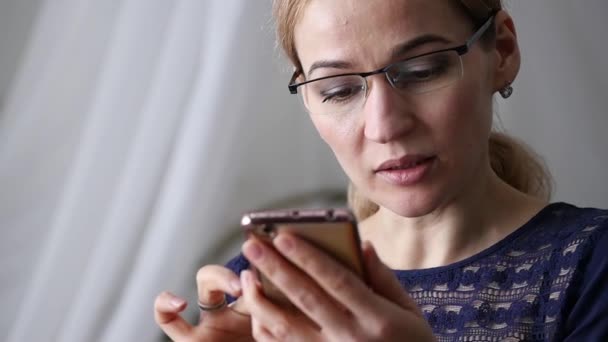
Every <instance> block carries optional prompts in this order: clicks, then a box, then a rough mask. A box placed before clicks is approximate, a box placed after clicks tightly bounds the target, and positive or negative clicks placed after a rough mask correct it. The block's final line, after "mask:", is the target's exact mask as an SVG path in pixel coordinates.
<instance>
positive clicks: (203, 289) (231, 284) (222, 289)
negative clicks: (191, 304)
mask: <svg viewBox="0 0 608 342" xmlns="http://www.w3.org/2000/svg"><path fill="white" fill-rule="evenodd" d="M196 284H197V288H198V300H199V301H200V302H201V303H203V304H207V305H213V304H217V303H221V302H222V301H223V300H224V294H225V293H228V294H230V295H231V296H233V297H239V296H240V295H241V281H240V280H239V277H238V276H237V275H236V274H234V272H233V271H232V270H230V269H228V268H226V267H223V266H218V265H207V266H204V267H203V268H201V269H200V270H199V271H198V272H197V273H196Z"/></svg>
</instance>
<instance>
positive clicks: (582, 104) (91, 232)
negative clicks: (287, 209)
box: [0, 0, 608, 342]
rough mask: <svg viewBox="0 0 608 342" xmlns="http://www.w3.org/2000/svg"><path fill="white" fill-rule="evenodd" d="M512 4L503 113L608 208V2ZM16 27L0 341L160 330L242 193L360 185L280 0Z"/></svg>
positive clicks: (573, 185) (62, 18)
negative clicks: (299, 79) (284, 40)
mask: <svg viewBox="0 0 608 342" xmlns="http://www.w3.org/2000/svg"><path fill="white" fill-rule="evenodd" d="M509 4H510V8H511V10H512V12H513V14H514V16H515V20H516V24H517V25H518V28H519V32H520V40H521V45H522V51H523V60H524V64H523V66H522V73H521V75H520V77H519V78H518V81H517V82H516V84H515V91H516V93H515V95H514V96H513V98H512V99H510V100H509V101H507V102H501V103H500V112H501V118H502V121H503V122H504V125H505V126H506V128H507V129H508V130H509V131H510V132H511V133H512V134H515V135H517V136H519V137H521V138H523V139H524V140H526V141H527V142H529V143H530V144H531V145H532V146H533V147H534V148H535V149H536V150H537V151H538V152H539V153H540V154H542V155H544V156H545V157H546V159H547V162H548V164H549V166H550V167H551V169H552V171H553V172H554V174H555V178H556V183H557V193H556V197H555V198H556V199H557V200H567V201H572V202H575V203H579V204H584V205H595V206H603V207H608V196H606V194H607V193H608V185H607V184H606V182H604V179H603V177H602V176H603V174H604V170H605V169H606V168H607V167H608V158H607V154H606V152H605V149H606V147H607V146H608V136H607V135H606V134H605V133H604V131H605V130H606V128H608V121H607V116H606V110H605V109H604V108H606V105H608V103H607V101H608V100H607V98H606V96H605V95H604V93H605V92H606V90H607V89H608V83H607V82H608V81H607V80H608V74H607V71H606V70H607V69H606V63H605V56H607V55H608V50H607V49H608V48H607V47H606V45H605V44H604V41H605V38H604V37H603V35H604V33H605V32H608V26H607V24H606V23H605V22H604V21H603V19H604V16H605V14H606V13H608V11H607V9H608V5H607V4H608V3H606V2H605V1H603V0H586V1H585V2H584V4H583V3H582V2H573V1H570V0H560V1H555V0H542V1H541V0H536V1H525V2H523V1H518V2H515V1H512V2H510V3H509ZM24 23H27V25H26V24H24ZM0 28H3V29H7V30H8V32H11V34H8V33H6V32H7V31H4V30H2V32H3V33H1V34H0V82H2V84H0V106H1V107H0V189H1V190H0V229H1V233H2V238H1V239H0V300H1V302H2V303H3V307H4V310H2V313H0V340H6V341H11V342H12V341H154V340H157V339H159V338H160V337H161V334H160V331H159V329H158V328H157V327H156V326H155V324H154V322H153V315H152V304H153V300H154V297H155V295H156V294H157V293H158V292H159V291H161V290H162V289H170V290H172V291H174V292H176V293H178V294H180V295H183V296H187V297H188V298H189V299H191V300H192V301H193V300H194V296H195V292H194V272H195V271H196V269H197V268H198V267H199V266H201V263H202V260H204V261H213V262H225V261H226V258H227V257H228V255H230V254H231V253H232V251H229V252H226V253H223V254H221V255H220V254H217V253H215V251H216V250H217V247H218V243H220V242H221V241H225V240H226V239H227V238H229V237H230V236H233V235H234V234H235V231H236V230H237V229H238V220H239V217H240V214H241V213H242V212H244V211H246V210H248V209H251V208H256V207H261V206H268V205H270V203H276V201H279V200H281V199H284V198H286V197H289V196H291V195H294V194H302V193H307V192H311V191H312V192H314V191H318V190H323V189H333V188H340V187H343V186H344V184H345V179H344V177H343V175H342V173H341V171H340V170H339V168H338V166H337V165H336V163H335V161H334V160H333V159H332V156H331V155H330V153H329V151H328V149H327V148H326V147H325V146H324V145H323V144H322V142H321V141H320V139H319V138H318V137H317V136H316V133H315V132H314V130H313V129H312V127H311V124H310V122H309V120H308V118H307V117H306V115H305V114H304V112H303V111H302V110H301V108H300V107H299V104H298V103H297V101H296V99H295V98H294V97H292V96H289V95H288V93H287V90H286V82H287V80H288V77H289V72H288V71H289V68H288V67H287V66H286V65H285V64H283V63H282V62H281V61H280V60H279V57H278V56H279V52H278V51H277V50H276V49H275V47H274V42H273V31H272V25H271V20H270V1H269V0H256V1H248V0H206V1H199V0H177V1H162V0H158V1H151V0H104V1H79V0H2V1H0ZM14 37H19V38H18V39H19V40H18V41H17V40H16V39H17V38H14ZM11 39H12V40H11ZM190 314H193V311H190Z"/></svg>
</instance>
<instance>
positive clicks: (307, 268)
mask: <svg viewBox="0 0 608 342" xmlns="http://www.w3.org/2000/svg"><path fill="white" fill-rule="evenodd" d="M273 242H274V244H275V246H276V248H277V249H278V250H279V251H280V252H281V253H282V254H283V255H284V256H285V257H286V258H287V259H288V260H289V261H291V262H292V263H294V264H295V265H296V266H298V267H299V268H300V269H302V270H303V271H304V272H305V273H306V274H307V275H309V276H310V277H312V278H313V279H314V280H315V281H316V282H317V283H318V284H319V286H321V287H322V288H323V290H325V292H327V293H328V294H329V295H330V296H331V297H333V298H334V299H335V300H336V301H337V302H338V303H340V304H341V305H343V306H344V307H345V308H346V309H348V310H349V311H350V312H352V313H356V312H368V311H369V310H370V305H373V304H374V303H373V302H372V301H373V299H374V298H378V297H377V296H374V294H373V292H372V291H371V290H370V289H369V287H368V286H367V285H366V284H365V283H364V282H363V281H362V280H361V279H360V278H359V277H358V276H357V275H355V273H353V272H352V271H351V270H350V269H348V268H346V267H345V266H343V265H342V264H340V263H339V262H338V261H337V260H335V259H334V258H333V257H331V256H329V255H327V254H326V253H324V252H323V251H321V250H320V249H318V248H316V247H314V246H313V245H311V244H310V243H307V242H306V241H304V240H302V239H299V238H296V237H295V236H293V235H290V234H284V233H282V234H279V236H277V237H276V238H274V240H273Z"/></svg>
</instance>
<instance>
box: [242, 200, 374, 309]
mask: <svg viewBox="0 0 608 342" xmlns="http://www.w3.org/2000/svg"><path fill="white" fill-rule="evenodd" d="M241 225H242V226H243V228H244V230H245V234H246V236H247V237H251V236H256V237H257V238H258V239H259V240H261V241H263V242H266V243H268V244H269V245H270V246H272V239H274V237H276V236H277V234H278V233H279V232H281V231H286V232H289V233H292V234H294V235H296V236H298V237H300V238H302V239H304V240H306V241H308V242H309V243H311V244H312V245H314V246H316V247H318V248H320V249H322V250H323V251H325V252H326V253H328V254H330V255H331V256H333V257H334V258H335V259H336V260H337V261H338V262H340V263H342V264H343V265H344V266H345V267H347V268H349V269H350V270H351V271H352V272H353V273H355V274H356V275H357V276H359V277H360V278H361V279H362V280H363V281H365V280H366V277H365V270H364V268H363V258H362V252H361V241H360V238H359V231H358V229H357V222H356V220H355V217H354V215H353V214H352V212H351V211H350V210H348V209H339V208H336V209H281V210H267V211H256V212H251V213H247V214H245V215H244V216H243V218H242V220H241ZM251 268H252V270H253V272H254V273H255V274H256V275H257V277H258V279H259V280H260V283H261V285H262V290H263V292H264V295H265V296H266V297H267V298H268V299H269V300H271V301H272V302H274V303H276V304H279V305H281V306H284V307H288V308H295V307H294V306H293V305H292V304H291V303H290V301H289V300H288V299H287V297H285V295H283V294H282V293H281V291H280V290H279V289H277V288H276V287H275V286H274V285H273V284H272V283H271V282H270V281H269V280H268V279H267V278H266V277H265V276H264V275H263V274H262V273H261V272H258V271H257V270H256V269H255V267H253V266H252V267H251Z"/></svg>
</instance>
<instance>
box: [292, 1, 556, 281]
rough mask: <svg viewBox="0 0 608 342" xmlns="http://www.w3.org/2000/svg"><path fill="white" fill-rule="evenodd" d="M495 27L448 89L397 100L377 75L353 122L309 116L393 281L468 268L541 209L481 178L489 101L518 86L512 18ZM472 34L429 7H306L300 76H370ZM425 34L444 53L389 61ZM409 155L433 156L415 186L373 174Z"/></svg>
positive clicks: (450, 13) (486, 166)
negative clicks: (406, 274) (421, 272)
mask: <svg viewBox="0 0 608 342" xmlns="http://www.w3.org/2000/svg"><path fill="white" fill-rule="evenodd" d="M496 22H497V40H496V44H495V45H494V46H492V47H486V48H485V49H484V48H483V47H482V46H481V44H480V43H479V42H478V43H476V44H475V45H474V46H473V48H472V50H471V51H470V52H469V53H467V54H466V55H464V56H463V65H464V70H465V72H464V77H463V78H462V79H461V80H460V81H458V82H457V83H456V84H453V85H451V86H449V87H446V88H442V89H440V90H436V91H432V92H430V93H425V94H421V95H411V96H403V95H401V94H398V93H397V92H396V91H394V90H393V89H392V88H391V86H390V85H389V84H388V83H387V82H386V81H385V79H384V75H376V76H372V77H370V78H368V86H369V88H370V92H369V96H368V98H367V101H366V103H365V105H364V107H363V109H362V110H361V112H360V113H355V114H351V115H347V116H343V117H336V116H327V115H314V114H312V115H311V118H312V121H313V123H314V125H315V127H316V128H317V130H318V132H319V134H320V136H321V137H322V138H323V140H324V141H325V142H326V143H327V144H328V145H329V147H330V148H331V149H332V150H333V152H334V154H335V156H336V158H337V159H338V161H339V162H340V165H341V166H342V168H343V169H344V171H345V172H346V173H347V175H348V176H349V178H350V179H351V181H352V182H353V183H354V184H355V186H356V187H357V189H358V190H359V191H361V192H362V193H363V195H364V196H366V197H368V198H370V199H371V200H372V201H374V202H375V203H377V204H379V205H380V208H381V209H380V211H379V212H378V213H377V214H376V215H374V216H372V217H371V218H370V219H369V220H367V221H365V222H362V223H361V235H362V237H363V239H364V240H369V241H372V242H373V243H374V246H376V248H377V250H379V251H380V256H381V259H382V260H383V261H385V263H387V264H388V265H390V266H391V267H393V268H395V269H420V268H429V267H435V266H441V265H446V264H449V263H452V262H455V261H458V260H461V259H463V258H465V257H467V256H471V255H473V254H475V253H476V252H479V251H481V250H483V249H485V248H487V247H489V246H490V245H492V244H494V243H495V242H497V241H499V240H500V239H502V238H504V237H505V236H506V235H508V234H509V233H511V232H512V231H513V230H514V229H516V228H517V227H519V226H521V225H522V224H523V223H525V222H526V221H527V220H528V219H529V218H530V217H532V216H533V215H534V214H535V213H536V212H538V211H539V210H540V209H541V208H542V207H543V206H544V205H545V203H543V202H542V201H539V200H536V199H534V198H532V197H530V196H527V195H525V194H523V193H520V192H518V191H516V190H515V189H513V188H511V187H510V186H508V185H507V184H505V183H504V182H502V181H501V180H500V179H499V178H498V177H497V176H496V174H495V173H494V172H493V171H492V169H491V167H490V163H489V156H488V139H489V135H490V130H491V125H492V95H493V94H494V93H495V92H496V91H498V90H499V89H501V88H502V87H504V85H505V84H507V83H509V82H511V81H512V80H513V79H515V76H516V74H517V72H518V70H519V64H520V55H519V49H518V45H517V40H516V36H515V29H514V26H513V22H512V20H511V18H510V17H509V16H508V15H507V14H506V13H505V12H501V13H499V15H498V16H497V18H496ZM472 33H473V32H472V28H471V24H470V23H469V20H468V19H467V18H466V17H465V15H464V13H461V12H459V11H456V10H455V9H454V8H453V6H452V5H450V4H449V3H448V2H446V1H438V0H432V1H426V0H408V1H365V2H358V1H346V2H344V1H312V2H311V3H310V4H309V5H308V7H307V9H306V11H305V13H304V15H303V17H302V18H301V20H300V21H299V23H298V25H297V26H296V32H295V34H296V48H297V51H298V56H299V58H300V61H301V63H302V67H303V70H304V72H305V73H308V71H309V70H310V66H311V65H313V63H315V62H317V61H319V60H331V61H340V62H346V63H347V64H349V65H350V67H348V68H339V69H338V68H322V69H316V70H314V71H313V72H312V74H311V75H310V76H309V78H317V77H323V76H329V75H335V74H341V73H346V72H358V71H369V70H375V69H377V68H380V67H383V66H385V65H387V64H390V63H392V62H395V61H397V60H400V59H404V58H407V57H411V56H415V55H417V54H421V53H426V52H430V51H434V50H438V49H442V48H447V47H452V46H457V45H461V44H463V43H464V41H465V40H466V39H468V38H469V36H470V35H471V34H472ZM424 34H434V35H438V36H440V37H442V38H445V39H446V40H447V42H446V43H431V44H426V45H423V46H420V47H419V48H417V49H415V50H412V51H408V52H406V53H405V54H402V55H397V56H394V55H393V54H392V51H393V49H394V48H395V47H396V46H398V45H400V44H402V43H404V42H407V41H410V40H413V39H415V38H417V37H419V36H421V35H424ZM406 154H431V155H434V156H436V160H435V162H434V164H433V167H432V169H431V172H430V173H429V174H428V175H427V177H425V178H424V180H423V181H422V182H420V183H418V184H415V185H412V186H396V185H393V184H390V183H388V182H386V181H385V180H384V179H382V178H381V177H379V176H378V175H377V174H376V173H375V172H374V170H375V169H376V168H377V167H378V166H379V165H380V164H381V163H383V162H384V161H387V160H390V159H395V158H399V157H401V156H403V155H406ZM394 246H399V248H395V247H394ZM430 251H433V252H432V253H430Z"/></svg>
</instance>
